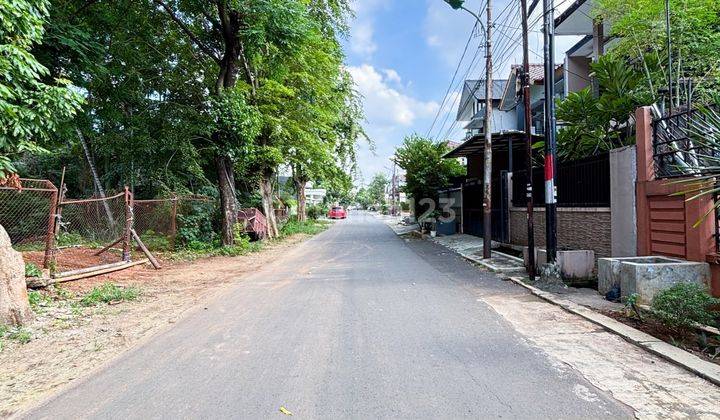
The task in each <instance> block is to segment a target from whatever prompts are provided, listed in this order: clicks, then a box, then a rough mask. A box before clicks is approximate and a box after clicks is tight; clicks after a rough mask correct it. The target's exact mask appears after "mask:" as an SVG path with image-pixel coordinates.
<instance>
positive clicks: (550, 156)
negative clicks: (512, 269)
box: [543, 0, 557, 263]
mask: <svg viewBox="0 0 720 420" xmlns="http://www.w3.org/2000/svg"><path fill="white" fill-rule="evenodd" d="M553 3H554V2H553V0H543V23H544V26H545V30H544V31H543V32H544V33H543V40H544V43H543V44H544V50H545V217H546V220H545V236H546V239H545V243H546V247H547V262H548V263H554V262H555V260H556V257H557V214H556V212H557V197H556V189H555V169H556V166H557V165H556V162H555V155H556V152H557V144H556V142H555V128H556V127H555V126H556V122H555V18H554V8H555V5H554V4H553Z"/></svg>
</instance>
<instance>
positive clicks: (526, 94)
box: [520, 0, 535, 281]
mask: <svg viewBox="0 0 720 420" xmlns="http://www.w3.org/2000/svg"><path fill="white" fill-rule="evenodd" d="M520 9H521V12H520V14H521V16H522V33H523V71H522V97H523V105H524V110H525V113H524V114H525V115H524V116H525V143H526V150H527V156H526V159H527V164H526V165H527V169H526V173H527V184H526V185H527V187H526V194H527V238H528V276H529V277H530V281H535V226H534V219H533V211H534V209H533V206H534V203H533V161H532V151H533V149H532V115H531V112H532V111H531V110H530V57H529V55H530V51H529V46H528V10H527V0H520Z"/></svg>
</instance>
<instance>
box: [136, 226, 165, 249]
mask: <svg viewBox="0 0 720 420" xmlns="http://www.w3.org/2000/svg"><path fill="white" fill-rule="evenodd" d="M140 239H142V241H143V243H144V244H145V246H146V247H148V249H149V250H151V251H169V250H170V241H169V240H168V237H167V236H166V235H163V234H161V233H156V232H155V231H153V230H146V231H145V232H143V234H142V235H140Z"/></svg>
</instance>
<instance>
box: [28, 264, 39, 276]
mask: <svg viewBox="0 0 720 420" xmlns="http://www.w3.org/2000/svg"><path fill="white" fill-rule="evenodd" d="M25 277H42V270H41V269H40V267H38V266H37V265H36V264H35V263H31V262H29V263H25Z"/></svg>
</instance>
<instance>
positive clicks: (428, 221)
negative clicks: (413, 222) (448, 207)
mask: <svg viewBox="0 0 720 420" xmlns="http://www.w3.org/2000/svg"><path fill="white" fill-rule="evenodd" d="M440 215H441V213H440V212H439V211H438V210H433V211H431V212H429V213H427V214H426V215H425V218H424V219H423V220H422V227H423V231H424V232H430V237H432V238H434V237H435V236H437V219H438V217H440Z"/></svg>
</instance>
